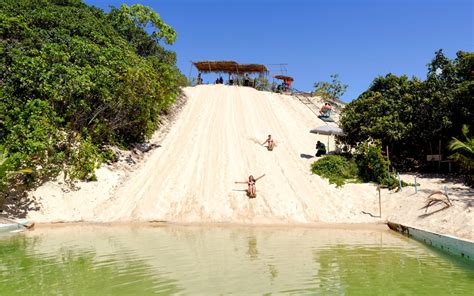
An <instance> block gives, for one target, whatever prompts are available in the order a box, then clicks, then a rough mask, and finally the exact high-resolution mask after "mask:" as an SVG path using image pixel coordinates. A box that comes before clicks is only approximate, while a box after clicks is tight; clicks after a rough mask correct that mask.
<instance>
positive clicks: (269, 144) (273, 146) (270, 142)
mask: <svg viewBox="0 0 474 296" xmlns="http://www.w3.org/2000/svg"><path fill="white" fill-rule="evenodd" d="M265 143H268V145H267V149H268V151H272V150H273V148H275V146H276V144H275V141H274V140H273V139H272V135H268V138H267V139H266V140H265V142H263V143H262V146H263V145H265Z"/></svg>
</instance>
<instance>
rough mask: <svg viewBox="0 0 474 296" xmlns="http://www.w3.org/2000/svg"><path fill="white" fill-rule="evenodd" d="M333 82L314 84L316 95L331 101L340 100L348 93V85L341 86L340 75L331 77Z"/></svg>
mask: <svg viewBox="0 0 474 296" xmlns="http://www.w3.org/2000/svg"><path fill="white" fill-rule="evenodd" d="M330 77H331V78H332V81H331V82H326V81H318V82H316V83H314V88H315V92H316V95H318V96H321V97H323V98H324V99H329V100H338V99H340V97H341V96H342V95H343V94H344V93H345V92H346V90H347V87H348V85H347V84H341V81H340V80H339V79H338V77H339V75H338V74H332V75H330Z"/></svg>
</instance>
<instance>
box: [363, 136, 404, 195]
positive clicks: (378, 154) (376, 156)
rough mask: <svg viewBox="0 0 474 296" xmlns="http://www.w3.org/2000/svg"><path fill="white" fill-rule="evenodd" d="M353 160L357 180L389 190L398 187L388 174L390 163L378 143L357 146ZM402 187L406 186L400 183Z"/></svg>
mask: <svg viewBox="0 0 474 296" xmlns="http://www.w3.org/2000/svg"><path fill="white" fill-rule="evenodd" d="M354 160H355V163H356V165H357V168H358V170H359V178H360V179H361V180H362V181H363V182H374V183H377V184H380V185H382V186H386V187H388V188H389V189H394V188H397V187H399V182H398V179H397V178H396V177H395V176H394V174H393V173H391V172H389V165H390V162H389V161H388V160H386V159H385V157H384V156H383V155H382V146H381V144H380V142H379V141H374V143H368V142H364V143H361V144H359V146H357V148H356V152H355V154H354ZM402 185H407V184H406V183H403V182H402Z"/></svg>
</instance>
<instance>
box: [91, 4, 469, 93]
mask: <svg viewBox="0 0 474 296" xmlns="http://www.w3.org/2000/svg"><path fill="white" fill-rule="evenodd" d="M85 2H86V3H87V4H90V5H94V6H96V7H99V8H102V9H104V10H108V7H109V6H120V4H121V3H125V4H127V5H131V4H135V3H140V4H143V5H147V6H150V7H152V8H154V10H155V11H157V12H158V13H159V14H160V15H161V17H162V18H163V20H164V21H165V22H167V23H168V24H170V25H171V26H173V27H174V28H175V29H176V30H177V32H178V39H177V41H176V43H175V44H174V45H173V46H172V47H171V48H172V49H173V50H174V51H176V53H177V56H178V66H179V68H180V69H181V71H182V72H183V73H184V74H185V75H186V76H188V75H189V73H190V61H197V60H221V59H222V60H235V61H238V62H241V63H263V64H275V63H287V64H288V66H287V71H288V75H290V76H293V77H294V78H295V82H294V87H295V88H297V89H299V90H306V91H309V90H312V88H313V84H314V82H316V81H324V80H329V75H330V74H333V73H337V74H339V77H340V79H341V81H342V82H343V83H346V84H348V85H349V88H348V90H347V92H346V94H345V95H344V96H343V100H344V101H347V102H348V101H351V100H353V99H355V98H357V96H358V95H359V94H360V93H362V92H363V91H364V90H366V89H367V87H368V86H369V85H370V83H371V82H372V80H373V79H374V78H375V77H376V76H378V75H385V74H387V73H393V74H396V75H402V74H406V75H408V76H417V77H419V78H424V77H425V76H426V64H427V63H429V62H430V60H431V59H432V58H433V57H434V52H435V51H436V50H438V49H443V51H444V52H445V54H446V55H447V56H448V57H450V58H454V57H455V54H456V52H457V51H458V50H463V51H474V50H473V47H474V27H473V25H474V24H473V18H474V16H473V15H474V4H473V3H474V1H471V0H360V1H359V0H321V1H318V0H313V1H311V0H306V1H304V0H240V1H238V0H222V1H218V0H203V1H198V0H195V1H192V0H160V1H157V0H154V1H153V0H148V1H139V0H136V1H123V0H122V1H119V0H86V1H85ZM275 70H277V69H275ZM193 74H194V75H196V70H195V69H194V70H193ZM204 79H205V80H211V79H212V78H210V77H209V79H206V77H205V78H204Z"/></svg>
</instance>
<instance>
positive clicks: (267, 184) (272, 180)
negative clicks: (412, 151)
mask: <svg viewBox="0 0 474 296" xmlns="http://www.w3.org/2000/svg"><path fill="white" fill-rule="evenodd" d="M185 93H186V95H187V97H188V102H187V104H186V106H185V107H184V109H183V110H182V111H181V113H180V114H179V116H178V117H177V120H176V122H175V123H174V125H173V127H172V128H171V130H170V132H169V133H168V134H167V135H166V136H165V137H164V138H163V139H162V141H160V142H159V143H158V144H160V145H161V147H160V148H158V149H156V150H154V151H153V152H152V153H150V155H148V156H147V157H146V158H145V160H144V161H143V163H141V164H140V165H139V166H138V167H137V168H136V169H134V171H133V172H131V173H130V172H123V171H120V172H117V171H110V170H109V169H107V168H103V169H101V170H100V171H99V172H98V177H99V182H96V183H95V184H92V185H91V184H83V186H81V187H82V188H83V189H81V190H80V191H76V192H70V193H64V192H61V191H60V190H59V189H57V188H56V187H55V186H54V184H47V185H45V186H43V187H42V188H40V189H38V190H37V191H36V192H34V193H33V194H34V195H35V196H37V197H39V198H40V203H41V204H42V207H41V210H39V211H37V212H31V213H30V218H32V219H34V220H36V221H39V222H42V221H43V222H52V221H97V222H105V221H106V222H110V221H150V220H165V221H172V222H184V223H188V222H204V223H206V222H229V223H253V224H256V223H264V224H270V223H271V224H274V223H278V224H280V223H283V224H287V223H314V222H350V223H356V222H372V221H378V220H382V219H386V218H387V217H391V218H393V219H396V220H398V221H399V222H406V223H410V224H419V225H421V226H423V225H424V226H426V227H425V228H427V227H428V228H429V227H435V228H436V225H434V226H433V225H432V223H430V221H431V220H432V219H431V218H429V219H425V220H420V218H419V217H418V216H419V214H420V213H419V208H420V207H421V206H422V205H423V202H424V198H425V197H426V195H427V194H424V195H422V194H421V193H420V194H418V195H416V196H415V197H413V196H412V195H413V194H412V192H410V193H408V191H409V190H405V191H403V192H401V193H396V194H394V193H388V192H385V191H384V194H383V203H384V205H385V207H386V208H385V209H384V213H383V214H384V215H383V218H382V219H376V218H373V217H371V216H369V215H366V214H363V213H362V211H366V212H371V213H376V214H377V213H378V199H377V193H376V189H375V186H373V185H370V184H348V185H346V186H344V187H343V188H339V189H338V188H335V186H334V185H329V184H328V182H327V181H326V180H324V179H322V178H320V177H319V176H315V175H312V174H311V173H310V171H309V167H310V164H311V163H312V162H313V161H314V160H315V158H314V157H312V156H313V155H314V153H315V148H314V146H315V143H316V141H317V140H320V141H323V142H324V143H327V141H328V138H327V136H319V135H314V134H310V133H309V130H310V129H312V128H315V127H317V126H320V125H323V124H325V123H324V122H323V121H321V120H320V119H318V118H317V117H316V116H315V115H314V114H313V113H312V112H311V111H310V110H309V109H308V108H307V106H305V105H304V104H302V103H301V102H300V101H299V100H298V99H296V98H295V97H293V96H286V95H278V94H272V93H267V92H259V91H256V90H254V89H252V88H246V87H236V86H225V85H212V86H211V85H203V86H198V87H193V88H187V89H185ZM268 134H272V136H273V137H274V139H275V140H276V142H277V145H278V146H277V147H276V148H275V149H274V151H272V152H269V151H267V150H266V148H264V147H262V146H261V145H260V143H261V142H263V141H264V140H265V139H266V137H267V135H268ZM330 140H331V141H330V144H329V145H330V147H331V148H334V141H333V139H330ZM263 173H265V174H266V176H265V177H264V178H263V179H261V180H259V181H258V182H257V194H258V196H257V198H255V199H248V198H247V196H246V193H245V189H246V185H245V184H235V183H234V182H235V181H245V180H246V178H247V177H248V175H250V174H253V175H254V176H259V175H261V174H263ZM426 184H428V182H426ZM429 184H430V185H429V186H432V187H433V183H432V182H431V183H429ZM434 186H437V185H434ZM427 189H428V188H427ZM429 189H431V187H430V188H429ZM434 189H436V190H437V189H439V188H434ZM395 199H396V200H397V202H395V201H394V200H395ZM405 200H406V201H405ZM399 202H401V203H399ZM403 202H405V204H408V205H409V207H410V209H409V210H408V209H401V208H399V205H400V204H403ZM408 213H410V214H408ZM437 215H443V217H444V216H447V217H450V216H453V217H454V216H456V217H463V218H462V219H461V218H458V220H457V221H456V225H459V223H460V222H461V223H464V224H466V223H468V224H469V223H471V228H470V230H469V229H468V231H465V229H464V230H463V229H460V230H459V229H458V230H453V231H454V232H455V233H458V234H459V233H461V235H463V236H467V237H469V236H473V233H472V232H473V230H472V229H473V227H472V223H474V222H472V221H473V220H474V219H473V215H472V214H471V213H470V211H469V212H468V211H467V208H463V207H462V205H461V204H459V207H456V206H455V207H452V208H450V209H448V210H445V211H443V212H442V213H440V214H437ZM438 217H440V216H438ZM459 219H461V220H462V221H459ZM400 220H402V221H400ZM446 220H448V219H446ZM469 221H471V222H469ZM425 224H426V225H425ZM445 224H446V223H445ZM448 224H449V223H448ZM458 228H461V227H458ZM438 229H442V228H438ZM446 229H447V232H450V230H451V229H453V226H451V225H450V224H449V225H448V226H447V227H446ZM453 231H451V232H453Z"/></svg>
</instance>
